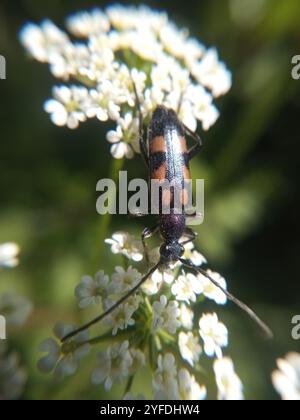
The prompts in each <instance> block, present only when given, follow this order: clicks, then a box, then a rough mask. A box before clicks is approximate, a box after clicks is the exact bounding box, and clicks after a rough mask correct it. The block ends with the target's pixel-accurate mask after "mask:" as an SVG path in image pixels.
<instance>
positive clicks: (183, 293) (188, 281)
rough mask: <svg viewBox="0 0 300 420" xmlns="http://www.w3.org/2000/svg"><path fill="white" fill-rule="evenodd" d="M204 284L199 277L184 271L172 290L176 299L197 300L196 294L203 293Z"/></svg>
mask: <svg viewBox="0 0 300 420" xmlns="http://www.w3.org/2000/svg"><path fill="white" fill-rule="evenodd" d="M202 290H203V289H202V285H201V283H200V282H199V281H198V279H197V277H196V276H194V275H193V274H191V273H187V274H185V273H184V272H183V274H182V275H180V276H179V277H178V278H177V279H176V280H175V282H174V283H173V285H172V288H171V291H172V294H173V295H174V296H176V299H178V300H181V301H184V302H186V303H190V302H196V295H198V294H200V293H202Z"/></svg>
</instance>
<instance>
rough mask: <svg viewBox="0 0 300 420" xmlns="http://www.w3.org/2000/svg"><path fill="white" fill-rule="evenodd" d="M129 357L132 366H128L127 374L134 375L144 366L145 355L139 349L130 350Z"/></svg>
mask: <svg viewBox="0 0 300 420" xmlns="http://www.w3.org/2000/svg"><path fill="white" fill-rule="evenodd" d="M130 355H131V357H132V365H131V366H130V370H129V373H130V375H134V374H135V373H136V372H137V371H138V370H139V369H141V368H142V367H144V366H145V365H146V357H145V354H144V353H143V352H142V351H141V350H139V349H134V348H131V349H130Z"/></svg>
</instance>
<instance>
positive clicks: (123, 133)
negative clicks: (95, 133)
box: [107, 113, 139, 159]
mask: <svg viewBox="0 0 300 420" xmlns="http://www.w3.org/2000/svg"><path fill="white" fill-rule="evenodd" d="M107 140H108V141H109V142H110V143H112V146H111V154H112V155H113V157H114V158H116V159H122V158H123V157H124V156H126V157H127V158H128V159H131V158H132V157H133V156H134V150H135V151H137V150H138V140H139V132H138V119H137V118H133V117H132V114H131V113H127V114H126V115H125V117H124V118H120V119H119V120H118V125H117V128H116V130H111V131H109V132H108V133H107Z"/></svg>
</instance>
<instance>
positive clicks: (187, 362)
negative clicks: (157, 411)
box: [38, 232, 243, 400]
mask: <svg viewBox="0 0 300 420" xmlns="http://www.w3.org/2000/svg"><path fill="white" fill-rule="evenodd" d="M120 238H122V240H121V241H120V242H118V241H117V239H120ZM125 238H126V240H125ZM105 242H106V243H107V245H108V246H110V247H112V248H111V252H112V254H113V255H116V254H119V255H120V256H122V257H123V258H124V257H125V258H127V259H128V260H129V262H130V263H131V264H134V263H137V258H136V256H137V253H136V252H137V251H136V250H140V249H141V248H140V247H141V246H142V244H141V241H138V240H136V239H135V238H133V237H132V236H131V235H130V234H129V233H126V232H122V233H120V232H117V233H116V234H113V235H112V239H110V240H106V241H105ZM116 244H117V245H116ZM124 244H127V246H126V247H125V250H126V251H125V252H124V246H123V245H124ZM133 245H134V246H133ZM185 246H186V248H187V251H188V252H192V253H194V256H196V252H197V251H196V250H194V249H193V247H191V246H190V244H188V245H185ZM138 255H139V254H138ZM199 255H200V254H199ZM141 256H142V258H143V259H144V257H143V255H142V254H141ZM198 259H199V260H200V258H199V256H198ZM138 260H140V258H138ZM201 261H206V260H205V258H204V257H202V258H201ZM138 262H139V263H140V261H138ZM126 265H127V264H126ZM214 275H215V277H216V278H220V279H221V278H222V277H221V276H220V275H218V274H217V273H214ZM141 278H142V274H141V273H140V272H139V271H138V270H137V269H136V268H133V267H132V266H131V265H129V266H128V267H127V268H124V267H120V266H116V267H115V268H114V271H113V273H112V274H110V275H109V274H107V273H105V272H104V271H99V272H98V273H96V275H95V277H91V276H83V277H82V280H81V281H80V283H79V284H78V285H77V286H76V288H75V295H76V297H77V299H78V306H79V308H81V309H85V308H86V307H88V306H90V307H94V308H96V311H97V313H102V312H103V311H106V310H107V309H109V308H110V307H111V306H112V305H114V304H115V303H116V302H117V301H118V300H119V299H120V298H121V297H122V296H124V295H125V294H126V293H127V292H128V291H130V290H131V289H132V288H133V287H135V286H136V285H137V284H138V283H139V281H140V280H141ZM196 281H197V277H195V276H193V275H192V274H191V273H187V272H186V271H185V270H183V267H182V266H181V265H180V264H177V265H176V266H174V267H173V268H172V269H170V270H168V272H166V273H163V272H160V271H157V272H156V273H155V275H152V276H151V277H150V278H149V279H148V280H147V287H143V288H140V289H138V290H137V291H136V292H135V293H134V294H133V295H132V296H130V297H129V298H128V299H127V300H125V302H123V303H121V304H120V305H119V306H118V308H117V309H115V310H114V311H113V312H111V313H110V314H109V315H108V316H107V317H106V318H104V320H103V327H104V328H105V331H104V333H103V334H102V335H97V336H94V337H92V338H89V335H91V329H90V328H89V329H86V330H85V331H82V332H80V333H79V334H77V335H75V336H74V337H72V338H69V339H67V340H66V341H64V342H63V344H62V343H60V342H59V339H61V338H62V337H64V336H65V335H66V334H68V332H70V331H72V329H74V327H70V326H66V325H64V324H60V325H59V326H57V327H55V329H54V334H55V339H53V338H50V339H47V340H45V341H44V342H43V343H42V344H41V346H40V350H41V351H42V352H43V353H46V354H43V356H42V358H41V360H40V361H39V363H38V366H39V368H40V369H41V370H42V371H43V372H46V373H49V372H54V377H55V378H56V379H62V378H64V377H65V376H69V375H72V374H74V373H75V371H76V370H77V368H78V366H79V364H80V362H81V359H82V358H84V356H86V354H87V353H88V351H89V347H91V346H97V345H98V346H99V347H100V351H99V352H98V353H97V358H96V362H95V367H94V369H93V370H92V371H91V381H92V383H93V384H94V385H97V386H98V385H102V386H104V388H105V389H106V390H110V389H111V388H112V387H113V386H114V385H116V384H117V385H124V399H136V398H138V399H145V398H146V396H145V395H142V394H141V393H140V391H141V390H137V391H138V392H137V395H138V396H137V397H134V394H133V393H132V392H131V391H132V390H133V391H134V392H135V391H136V390H134V378H135V376H136V375H139V374H140V373H141V372H143V374H144V375H145V376H144V382H145V383H146V377H147V372H149V369H150V371H151V376H150V377H149V379H148V385H151V384H152V394H151V398H154V399H171V400H174V399H175V400H189V399H197V400H203V399H205V398H206V397H207V391H206V387H205V385H204V384H203V379H204V377H203V368H202V363H203V362H204V358H205V357H208V358H214V365H213V371H212V372H211V373H212V374H214V376H215V379H216V386H217V388H218V395H217V397H218V398H219V399H243V386H242V383H241V381H240V379H239V377H238V376H237V374H236V372H235V370H234V365H233V362H232V361H231V359H230V358H228V357H223V352H224V351H225V350H226V348H227V347H228V344H229V340H228V330H227V328H226V326H225V325H224V324H223V323H222V322H221V321H219V319H218V316H217V314H216V313H213V314H211V313H205V314H202V316H201V315H200V316H198V317H197V319H195V318H196V317H195V314H194V308H195V306H197V308H200V307H201V302H202V300H203V299H205V298H207V299H208V300H211V299H212V296H214V290H210V291H209V292H210V293H207V289H206V287H203V283H201V279H198V286H197V284H196ZM222 282H224V284H225V285H226V282H225V280H224V279H223V278H222ZM152 290H155V293H150V291H152ZM214 304H215V305H217V304H219V305H223V304H224V302H223V300H222V299H215V302H214ZM198 312H199V311H197V313H198ZM97 330H98V327H97ZM144 369H145V370H144ZM132 388H133V389H132ZM145 388H147V387H146V386H145ZM147 397H148V398H149V395H147Z"/></svg>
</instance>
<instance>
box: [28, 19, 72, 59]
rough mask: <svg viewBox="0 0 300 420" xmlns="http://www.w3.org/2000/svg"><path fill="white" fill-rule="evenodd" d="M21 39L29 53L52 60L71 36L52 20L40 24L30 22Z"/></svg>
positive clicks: (37, 57)
mask: <svg viewBox="0 0 300 420" xmlns="http://www.w3.org/2000/svg"><path fill="white" fill-rule="evenodd" d="M20 40H21V42H22V44H23V45H24V46H25V47H26V48H27V50H28V51H29V53H30V54H31V55H32V56H33V57H34V58H35V59H36V60H38V61H42V62H47V61H51V59H52V57H53V55H56V54H57V53H59V52H62V51H63V50H64V48H65V46H66V45H67V44H68V43H69V37H68V36H67V34H65V32H63V31H61V30H60V29H59V28H58V27H57V26H56V25H54V23H52V22H51V21H50V20H44V21H43V22H42V23H41V25H40V26H38V25H34V24H33V23H28V24H27V25H25V26H24V28H23V29H22V31H21V33H20Z"/></svg>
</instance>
